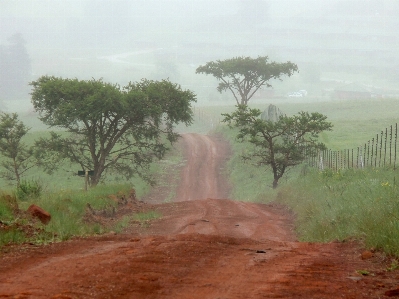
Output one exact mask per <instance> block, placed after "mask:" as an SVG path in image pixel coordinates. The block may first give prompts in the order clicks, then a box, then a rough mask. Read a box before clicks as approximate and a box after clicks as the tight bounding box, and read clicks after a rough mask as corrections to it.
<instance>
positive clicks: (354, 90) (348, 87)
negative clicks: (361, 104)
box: [333, 83, 373, 100]
mask: <svg viewBox="0 0 399 299" xmlns="http://www.w3.org/2000/svg"><path fill="white" fill-rule="evenodd" d="M372 94H373V93H372V92H371V90H370V89H368V88H367V87H366V86H363V85H361V84H358V83H350V84H345V85H342V86H339V87H337V88H335V90H334V92H333V97H334V98H336V99H340V100H350V99H370V98H372Z"/></svg>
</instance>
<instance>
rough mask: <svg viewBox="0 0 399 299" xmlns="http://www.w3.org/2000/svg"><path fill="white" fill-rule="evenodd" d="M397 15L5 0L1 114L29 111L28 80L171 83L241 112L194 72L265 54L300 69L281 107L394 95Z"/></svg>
mask: <svg viewBox="0 0 399 299" xmlns="http://www.w3.org/2000/svg"><path fill="white" fill-rule="evenodd" d="M398 16H399V1H397V0H374V1H369V0H360V1H356V0H347V1H342V0H328V1H327V0H279V1H277V0H229V1H227V0H190V1H187V0H63V1H61V0H2V1H0V104H1V107H0V108H2V109H8V110H29V107H30V97H29V91H30V87H29V86H28V82H30V81H32V80H35V79H37V78H38V77H40V76H42V75H55V76H62V77H71V78H75V77H76V78H79V79H91V78H95V79H99V78H103V79H104V80H105V81H108V82H112V83H119V84H121V85H124V84H126V83H127V82H129V81H138V80H140V79H141V78H148V79H155V80H160V79H164V78H169V79H170V80H171V81H172V82H176V83H179V84H181V85H182V86H183V88H188V89H191V90H193V91H194V92H195V93H196V94H197V95H198V102H199V104H202V105H207V104H213V103H230V104H232V105H233V104H234V102H233V101H231V95H230V94H228V93H224V94H219V93H217V91H216V86H217V81H216V80H215V79H214V78H213V77H206V76H204V75H198V74H195V69H196V68H197V67H198V66H199V65H201V64H205V63H206V62H208V61H212V60H217V59H226V58H231V57H234V56H252V57H257V56H263V55H268V56H269V57H270V58H271V60H276V61H278V62H283V61H287V60H289V61H291V62H294V63H296V64H297V65H298V67H299V70H300V72H299V73H298V74H295V75H294V76H293V77H291V78H286V79H284V80H283V82H272V85H273V96H275V97H279V98H281V99H282V100H283V99H285V98H286V95H287V93H289V92H292V91H296V90H307V92H308V94H307V97H306V99H300V100H309V101H315V100H323V99H324V100H325V99H328V100H330V99H332V92H333V91H334V89H337V88H338V87H339V86H343V85H347V86H348V87H345V88H347V89H348V88H355V89H358V90H368V91H369V92H370V93H372V94H375V95H378V96H381V97H393V96H397V95H399V87H398V84H397V81H398V80H399V55H398V52H399V51H398V50H399V18H398ZM351 84H352V85H351ZM350 86H352V87H350ZM353 86H356V87H353ZM261 98H262V93H260V95H258V100H261ZM256 100H257V99H254V101H256Z"/></svg>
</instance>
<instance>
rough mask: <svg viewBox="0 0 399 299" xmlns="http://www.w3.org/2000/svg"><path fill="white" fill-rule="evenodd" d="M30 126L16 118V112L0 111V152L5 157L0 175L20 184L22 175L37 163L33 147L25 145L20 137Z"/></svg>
mask: <svg viewBox="0 0 399 299" xmlns="http://www.w3.org/2000/svg"><path fill="white" fill-rule="evenodd" d="M29 130H30V128H28V127H27V126H25V125H24V124H23V122H22V121H20V120H19V119H18V114H17V113H12V114H8V113H1V115H0V154H1V155H2V156H3V157H4V158H5V159H3V160H2V161H1V163H0V165H1V166H2V167H3V169H4V170H3V171H1V172H0V176H1V177H2V178H5V179H6V180H9V181H16V182H17V186H19V185H20V182H21V177H22V175H23V174H24V173H25V172H26V171H28V170H29V169H31V168H32V167H34V166H36V165H37V161H36V160H35V157H34V147H33V146H27V145H26V144H25V143H24V142H22V140H21V139H22V138H23V137H24V136H25V135H26V134H27V133H28V131H29Z"/></svg>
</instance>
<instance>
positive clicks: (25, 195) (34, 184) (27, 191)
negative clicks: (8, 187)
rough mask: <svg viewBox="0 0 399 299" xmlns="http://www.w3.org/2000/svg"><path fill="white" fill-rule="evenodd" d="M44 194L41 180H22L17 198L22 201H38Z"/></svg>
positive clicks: (16, 193) (18, 187) (16, 192)
mask: <svg viewBox="0 0 399 299" xmlns="http://www.w3.org/2000/svg"><path fill="white" fill-rule="evenodd" d="M42 192H43V185H42V183H41V182H40V181H39V180H33V179H32V180H22V181H21V183H20V184H19V185H18V186H17V189H16V191H15V196H16V197H17V198H18V199H19V200H21V201H27V200H31V199H37V198H39V197H40V196H41V194H42Z"/></svg>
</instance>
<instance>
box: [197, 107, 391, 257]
mask: <svg viewBox="0 0 399 299" xmlns="http://www.w3.org/2000/svg"><path fill="white" fill-rule="evenodd" d="M267 105H268V104H262V105H261V104H257V105H252V107H257V108H259V109H261V110H264V109H265V108H266V107H267ZM277 106H278V107H279V108H280V109H281V110H282V111H283V112H285V113H286V114H288V115H291V114H294V113H296V112H297V111H301V110H303V111H311V112H313V111H317V112H320V113H323V114H325V115H327V116H328V119H329V120H330V121H331V122H332V123H333V125H334V128H333V131H331V132H325V133H323V134H322V135H321V140H322V141H323V142H324V143H326V145H327V146H328V147H329V148H330V149H334V150H340V149H350V148H353V147H356V146H358V145H361V144H364V143H365V142H367V141H368V140H370V139H371V138H373V137H375V135H376V134H377V133H379V132H381V130H383V129H385V127H388V126H390V125H392V124H395V123H396V122H397V121H398V117H397V111H399V109H398V108H399V100H368V101H340V102H338V101H335V102H334V101H331V102H325V103H281V104H280V105H277ZM204 109H205V108H204ZM219 109H220V108H218V110H219ZM231 110H232V109H231V107H226V109H225V111H228V112H230V111H231ZM215 111H216V109H214V110H213V111H212V112H210V113H215ZM218 131H220V132H222V133H223V134H224V136H225V137H226V138H227V139H228V140H230V143H231V145H232V148H233V153H234V154H233V157H232V159H231V160H230V162H229V166H228V173H229V174H230V179H231V182H232V185H233V186H234V187H233V193H232V196H231V197H232V198H233V199H236V200H243V201H256V202H264V203H266V202H270V201H279V202H281V203H284V204H286V205H287V206H289V207H290V208H291V209H292V210H293V212H294V213H295V214H296V216H297V222H296V224H297V225H296V230H297V234H298V237H299V238H300V240H302V241H309V242H329V241H333V240H340V241H343V240H346V239H349V238H355V239H357V240H360V241H362V242H364V244H365V246H366V247H368V248H376V249H378V250H381V251H383V252H385V253H387V254H390V255H394V256H396V257H399V243H398V240H399V224H398V223H399V222H398V220H399V204H398V203H399V186H398V180H399V173H398V170H393V169H392V168H375V169H373V168H367V169H365V170H341V171H338V172H334V171H332V170H325V171H322V172H320V171H319V170H317V169H312V168H309V167H307V166H306V164H303V165H299V166H297V167H295V168H292V170H291V171H289V172H288V173H286V175H285V177H283V179H282V180H281V181H280V186H279V188H277V189H276V190H274V189H272V186H271V182H272V173H271V170H270V169H268V168H266V167H265V168H258V167H255V166H253V165H251V164H250V163H245V164H244V163H243V162H242V161H241V159H240V154H241V153H242V152H243V151H245V150H246V149H247V148H248V146H249V145H248V144H241V143H237V142H236V141H235V133H234V131H232V130H230V129H228V128H227V127H226V126H220V127H219V128H218Z"/></svg>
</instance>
